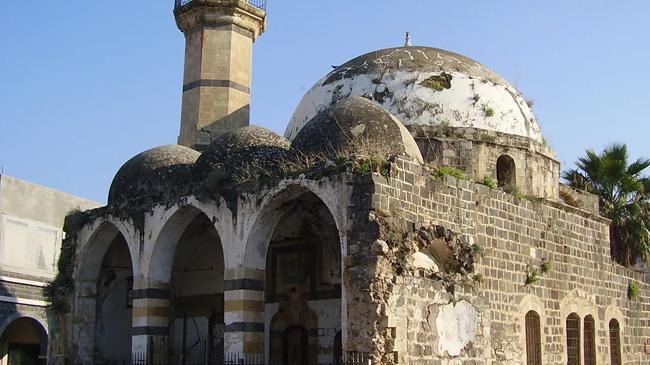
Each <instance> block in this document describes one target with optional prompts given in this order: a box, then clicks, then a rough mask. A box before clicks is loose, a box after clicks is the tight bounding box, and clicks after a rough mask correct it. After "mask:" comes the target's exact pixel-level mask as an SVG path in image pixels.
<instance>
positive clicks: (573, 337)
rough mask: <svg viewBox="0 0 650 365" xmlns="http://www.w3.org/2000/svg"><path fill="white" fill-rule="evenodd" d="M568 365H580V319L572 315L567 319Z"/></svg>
mask: <svg viewBox="0 0 650 365" xmlns="http://www.w3.org/2000/svg"><path fill="white" fill-rule="evenodd" d="M566 350H567V365H580V317H578V315H577V314H575V313H571V314H569V316H568V317H567V319H566Z"/></svg>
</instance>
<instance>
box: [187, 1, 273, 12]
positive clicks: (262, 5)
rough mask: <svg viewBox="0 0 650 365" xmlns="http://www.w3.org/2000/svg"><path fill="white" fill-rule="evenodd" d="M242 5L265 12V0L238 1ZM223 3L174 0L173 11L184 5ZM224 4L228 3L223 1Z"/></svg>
mask: <svg viewBox="0 0 650 365" xmlns="http://www.w3.org/2000/svg"><path fill="white" fill-rule="evenodd" d="M239 1H242V2H244V3H248V4H249V5H251V6H254V7H256V8H258V9H261V10H264V11H266V0H239ZM220 2H223V1H221V0H174V10H177V9H179V8H182V7H184V6H186V5H190V4H194V3H196V4H201V3H203V4H209V3H220ZM225 2H226V3H227V2H228V1H225Z"/></svg>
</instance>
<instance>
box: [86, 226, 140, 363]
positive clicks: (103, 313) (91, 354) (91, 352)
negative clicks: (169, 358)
mask: <svg viewBox="0 0 650 365" xmlns="http://www.w3.org/2000/svg"><path fill="white" fill-rule="evenodd" d="M80 261H81V262H80V266H79V270H78V276H77V279H78V280H77V283H76V285H77V294H76V295H77V298H76V300H77V305H76V310H77V313H76V314H77V316H78V318H80V319H83V320H79V321H76V322H75V323H74V326H76V328H77V331H75V334H76V337H75V341H76V345H77V346H78V348H79V358H80V360H81V361H84V362H85V361H92V362H96V363H104V362H105V363H121V362H123V361H130V359H131V334H132V318H133V315H132V313H133V310H132V297H131V295H132V290H133V265H132V259H131V252H130V251H129V246H128V243H127V241H126V239H125V237H124V235H122V233H121V232H120V231H119V230H118V229H117V228H116V227H115V226H114V225H113V224H111V223H104V224H103V225H102V226H101V227H100V228H99V229H98V230H97V232H95V234H94V235H93V236H92V237H91V239H90V240H89V241H88V243H87V246H86V248H85V249H84V250H83V252H82V256H81V260H80Z"/></svg>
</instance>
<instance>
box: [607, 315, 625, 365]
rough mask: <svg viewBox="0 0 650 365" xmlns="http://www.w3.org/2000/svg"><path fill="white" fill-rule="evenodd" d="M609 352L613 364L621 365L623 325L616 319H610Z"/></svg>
mask: <svg viewBox="0 0 650 365" xmlns="http://www.w3.org/2000/svg"><path fill="white" fill-rule="evenodd" d="M609 354H610V358H611V360H612V365H621V361H622V360H621V327H620V325H619V324H618V321H617V320H616V319H612V320H611V321H609Z"/></svg>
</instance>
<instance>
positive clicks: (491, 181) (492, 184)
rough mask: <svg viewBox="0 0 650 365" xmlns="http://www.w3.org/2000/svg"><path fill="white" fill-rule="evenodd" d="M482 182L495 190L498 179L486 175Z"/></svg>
mask: <svg viewBox="0 0 650 365" xmlns="http://www.w3.org/2000/svg"><path fill="white" fill-rule="evenodd" d="M481 184H483V185H485V186H487V187H488V188H490V189H492V190H495V189H496V188H497V187H498V186H497V181H496V180H494V179H493V178H492V176H485V177H484V178H483V180H482V181H481Z"/></svg>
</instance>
